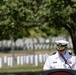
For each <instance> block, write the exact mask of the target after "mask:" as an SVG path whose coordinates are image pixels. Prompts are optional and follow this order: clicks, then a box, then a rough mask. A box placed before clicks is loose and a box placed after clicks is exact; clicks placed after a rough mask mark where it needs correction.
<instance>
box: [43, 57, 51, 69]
mask: <svg viewBox="0 0 76 75" xmlns="http://www.w3.org/2000/svg"><path fill="white" fill-rule="evenodd" d="M50 60H51V59H50V57H48V58H47V60H46V62H45V64H44V66H43V70H49V69H51V65H50V64H51V62H50Z"/></svg>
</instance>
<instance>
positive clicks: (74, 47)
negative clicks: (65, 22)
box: [72, 36, 76, 55]
mask: <svg viewBox="0 0 76 75" xmlns="http://www.w3.org/2000/svg"><path fill="white" fill-rule="evenodd" d="M72 43H73V50H74V54H75V55H76V36H72Z"/></svg>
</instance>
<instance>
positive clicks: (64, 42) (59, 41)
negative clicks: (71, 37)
mask: <svg viewBox="0 0 76 75" xmlns="http://www.w3.org/2000/svg"><path fill="white" fill-rule="evenodd" d="M55 43H56V44H61V45H67V44H68V43H69V42H68V41H66V40H58V41H55Z"/></svg>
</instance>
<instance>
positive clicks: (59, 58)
mask: <svg viewBox="0 0 76 75" xmlns="http://www.w3.org/2000/svg"><path fill="white" fill-rule="evenodd" d="M55 43H56V50H57V52H56V53H55V54H53V55H51V56H49V57H48V58H47V60H46V62H45V64H44V67H43V70H50V69H73V70H76V57H75V56H73V55H71V54H70V53H69V52H68V46H67V45H68V43H69V42H68V41H66V40H59V41H55Z"/></svg>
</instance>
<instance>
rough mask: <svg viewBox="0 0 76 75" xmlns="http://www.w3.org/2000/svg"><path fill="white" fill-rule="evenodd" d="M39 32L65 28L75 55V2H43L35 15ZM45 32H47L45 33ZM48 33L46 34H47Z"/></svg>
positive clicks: (57, 0)
mask: <svg viewBox="0 0 76 75" xmlns="http://www.w3.org/2000/svg"><path fill="white" fill-rule="evenodd" d="M36 15H37V18H39V22H41V24H42V26H41V30H42V31H44V29H46V28H47V29H48V30H50V28H51V27H55V28H56V29H58V30H59V29H61V28H65V29H66V30H67V31H68V32H69V34H70V36H71V39H72V43H73V49H74V53H75V55H76V2H75V0H74V1H73V0H45V2H44V3H43V4H42V5H41V6H40V7H39V11H38V12H37V13H36ZM46 32H47V31H46ZM47 33H48V32H47Z"/></svg>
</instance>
